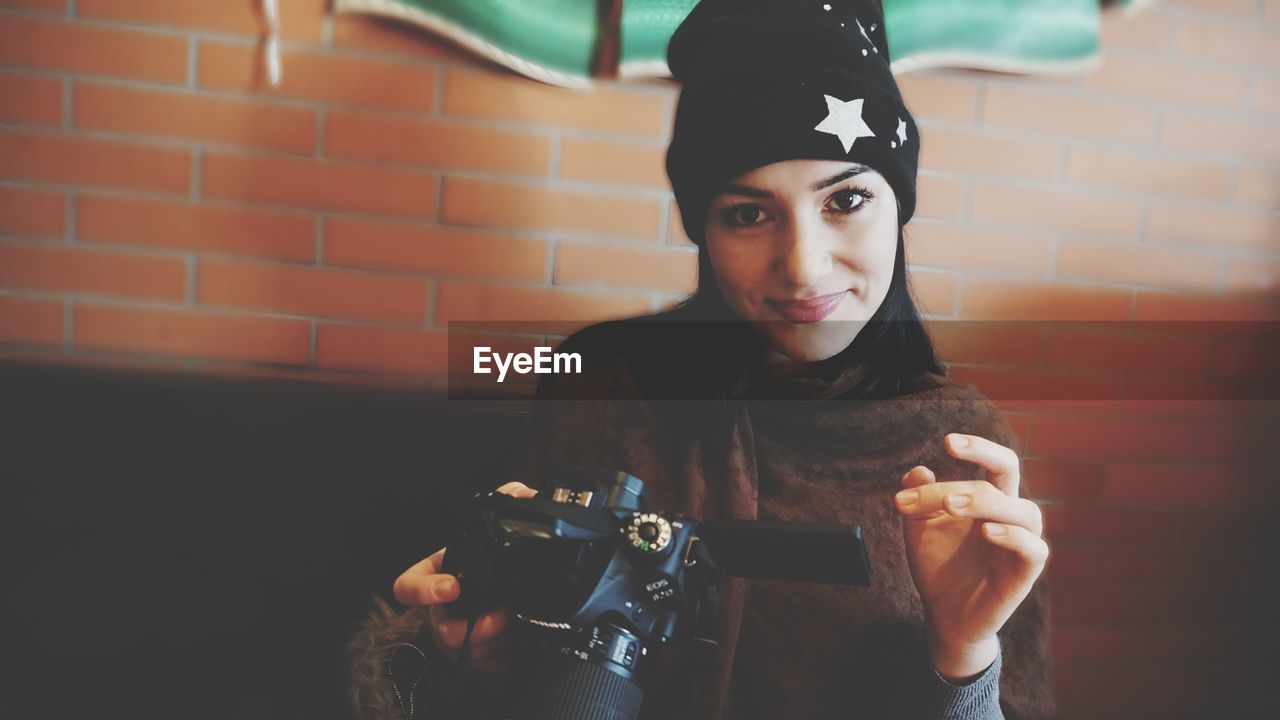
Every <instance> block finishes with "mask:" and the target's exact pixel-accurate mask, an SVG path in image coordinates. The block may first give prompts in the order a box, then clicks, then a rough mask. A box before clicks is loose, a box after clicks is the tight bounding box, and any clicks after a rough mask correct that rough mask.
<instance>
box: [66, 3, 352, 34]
mask: <svg viewBox="0 0 1280 720" xmlns="http://www.w3.org/2000/svg"><path fill="white" fill-rule="evenodd" d="M327 4H328V0H280V4H279V9H280V36H281V37H282V38H283V39H285V40H301V41H310V42H319V41H320V37H321V33H322V29H323V23H324V15H325V9H326V6H327ZM76 15H78V16H80V17H84V18H95V19H103V20H114V21H117V22H126V23H130V24H134V25H155V26H159V27H169V28H175V29H179V30H205V31H211V32H216V33H222V34H228V35H244V36H246V37H251V38H254V39H257V38H258V37H260V36H261V35H263V33H265V32H266V29H267V23H266V19H265V16H264V15H263V14H262V10H261V3H250V2H221V3H218V2H191V1H190V0H185V1H184V0H178V1H177V2H175V1H174V0H79V1H78V3H77V4H76Z"/></svg>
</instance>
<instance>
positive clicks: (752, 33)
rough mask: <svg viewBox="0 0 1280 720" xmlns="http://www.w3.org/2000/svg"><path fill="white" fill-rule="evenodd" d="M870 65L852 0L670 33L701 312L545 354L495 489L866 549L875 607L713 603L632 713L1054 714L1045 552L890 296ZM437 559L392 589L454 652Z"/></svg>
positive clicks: (762, 593)
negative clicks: (603, 480)
mask: <svg viewBox="0 0 1280 720" xmlns="http://www.w3.org/2000/svg"><path fill="white" fill-rule="evenodd" d="M887 54H888V53H887V47H886V46H885V42H884V34H883V27H882V20H881V19H880V15H879V13H878V10H877V8H876V6H875V5H874V4H873V3H872V2H870V0H831V1H830V2H800V1H799V0H791V1H785V0H703V2H702V3H701V4H700V5H699V6H698V7H697V8H696V9H695V10H694V11H693V13H692V14H690V16H689V17H688V19H686V20H685V22H684V24H683V25H682V26H681V28H680V29H679V30H678V31H677V33H676V34H675V36H674V37H673V39H672V41H671V45H670V49H669V64H670V66H671V69H672V72H673V74H674V75H675V76H676V77H677V78H678V79H680V80H681V82H682V83H683V90H682V93H681V98H680V104H679V106H678V108H677V113H676V121H675V128H674V132H673V137H672V142H671V146H670V148H669V150H668V156H667V169H668V173H669V175H670V177H671V180H672V187H673V189H674V191H675V194H676V199H677V202H678V203H679V205H680V209H681V217H682V220H683V222H684V225H685V229H686V231H687V232H688V234H689V237H690V238H691V239H693V240H694V241H695V242H696V243H697V244H698V246H699V262H700V274H699V281H698V288H697V291H696V293H695V294H694V295H693V296H692V297H691V298H690V299H689V300H688V301H687V302H685V303H683V304H681V305H680V306H678V307H676V308H674V309H672V310H670V311H668V312H665V313H661V314H659V315H657V316H653V317H649V318H643V319H632V320H624V321H615V322H610V323H603V324H600V325H596V326H593V327H591V328H588V329H586V330H584V331H581V332H579V333H577V334H575V335H574V336H573V337H571V338H569V340H567V341H566V342H565V344H564V345H563V346H562V349H563V350H565V351H577V352H581V353H582V354H583V357H584V373H583V374H582V375H572V376H550V377H551V378H552V379H551V380H549V381H548V382H545V383H543V385H542V386H541V387H540V388H539V400H540V402H539V404H538V405H537V407H536V409H535V411H534V412H533V414H532V417H531V422H530V425H529V430H528V432H527V433H526V436H525V438H524V443H523V447H522V453H521V455H520V462H519V465H518V467H517V469H516V472H515V481H513V482H512V483H509V484H507V485H505V486H503V487H502V488H501V490H502V491H503V492H506V493H509V494H513V495H517V496H531V495H532V494H534V493H535V492H536V488H538V487H544V486H546V485H547V484H548V483H549V482H553V481H554V480H555V479H556V477H557V475H558V473H560V472H561V471H562V470H563V469H566V468H570V467H583V466H587V467H599V468H606V469H614V470H625V471H627V472H629V473H631V474H633V475H636V476H638V477H640V478H642V479H643V480H645V481H646V483H647V484H648V486H649V489H650V498H649V505H650V507H653V508H659V509H663V510H667V511H671V512H683V513H686V514H688V515H691V516H694V517H699V518H712V517H723V518H738V519H772V520H783V521H793V522H840V523H846V524H857V525H860V526H861V527H862V528H863V532H864V534H865V537H866V538H867V544H868V553H869V556H870V560H871V566H872V577H873V584H872V586H871V587H867V588H846V587H835V586H826V585H812V584H802V583H781V582H759V581H756V582H750V583H748V582H746V581H739V580H731V581H729V582H728V583H727V584H726V586H725V590H724V593H723V597H722V607H721V610H722V612H721V615H720V627H719V633H718V638H717V639H718V641H719V645H718V648H717V650H716V654H715V658H714V662H713V663H712V664H713V667H712V668H711V669H710V671H709V672H708V673H707V675H706V681H705V682H704V683H702V685H701V686H700V687H698V688H697V689H696V691H695V692H694V693H692V694H690V693H688V692H686V690H687V683H685V682H684V678H685V676H684V675H683V673H685V672H686V670H685V666H684V665H682V664H681V663H682V662H683V661H682V660H675V661H670V662H671V663H673V664H671V665H669V666H668V667H667V669H666V673H665V674H664V675H663V676H662V677H664V678H665V680H659V681H657V682H655V683H654V687H653V688H651V689H650V691H649V692H648V694H647V695H646V698H645V704H644V708H643V711H642V717H724V718H730V717H732V718H746V717H761V718H781V717H786V718H833V717H866V718H887V717H893V718H966V719H967V718H984V719H987V718H999V717H1011V718H1041V717H1049V716H1051V714H1052V712H1053V701H1052V690H1051V685H1050V681H1049V668H1048V629H1047V615H1046V613H1047V607H1046V604H1045V603H1046V597H1045V592H1044V587H1043V583H1042V582H1038V580H1039V579H1040V576H1041V573H1042V570H1043V568H1044V565H1045V562H1046V560H1047V558H1048V553H1049V550H1048V546H1047V545H1046V544H1045V542H1044V540H1043V539H1042V538H1041V534H1042V524H1041V516H1040V512H1039V509H1038V508H1037V506H1036V505H1035V504H1034V503H1032V502H1031V501H1030V500H1028V499H1026V498H1025V491H1024V490H1023V489H1022V483H1021V478H1020V472H1019V471H1020V463H1019V459H1018V456H1017V454H1016V452H1015V450H1014V449H1013V448H1014V445H1015V438H1014V435H1013V433H1012V431H1011V430H1010V428H1009V426H1008V424H1007V423H1006V422H1005V421H1004V420H1003V418H1002V417H1001V415H1000V413H999V411H998V410H996V409H995V408H994V406H992V404H991V403H990V402H989V401H987V400H986V399H985V398H984V397H982V395H981V394H980V393H978V392H977V391H976V390H975V389H973V388H971V387H969V386H965V385H961V384H958V383H955V382H954V381H952V380H950V379H949V378H947V377H946V375H945V372H944V370H943V369H942V368H941V367H940V365H939V364H938V362H937V360H936V359H935V357H934V354H933V348H932V344H931V342H930V340H929V337H928V335H927V333H926V331H925V329H924V327H923V326H922V324H921V322H920V319H919V316H918V314H917V311H916V309H915V306H914V304H913V302H912V299H911V294H910V292H909V288H908V285H907V277H906V259H905V256H904V247H903V234H902V228H903V226H904V225H905V224H906V222H907V221H908V220H909V219H910V217H911V215H912V213H913V212H914V207H915V173H916V163H917V157H918V151H917V147H918V142H919V140H918V137H917V136H916V132H915V124H914V122H913V121H912V119H911V116H910V114H909V113H908V112H907V110H906V108H905V106H904V105H903V104H902V100H901V96H900V94H899V92H898V89H897V86H896V83H895V82H894V80H893V77H892V75H891V74H890V72H889V68H888V57H887ZM441 560H442V552H438V553H436V554H434V555H432V556H431V557H429V558H427V559H425V560H423V561H422V562H420V563H418V564H417V565H415V566H414V567H412V568H410V569H409V570H408V571H406V572H405V573H404V574H403V575H402V576H401V577H400V578H399V579H398V580H397V582H396V584H395V587H394V592H395V596H396V598H397V599H398V600H399V601H400V602H402V603H404V604H406V605H410V606H417V607H422V608H426V611H425V615H426V622H427V623H429V625H428V627H429V628H430V630H431V633H432V636H433V638H434V640H435V642H436V644H437V645H438V646H439V647H440V648H442V649H444V650H445V651H446V652H447V653H450V654H456V653H457V651H458V648H459V645H460V644H461V641H462V636H463V634H464V632H465V623H463V622H462V621H459V620H454V619H450V618H449V617H447V616H446V615H445V614H444V613H442V612H439V608H440V606H441V604H442V603H447V602H449V601H451V600H453V599H454V598H456V596H457V593H458V584H457V581H456V579H455V578H452V577H451V576H448V575H445V574H442V573H441V572H440V563H441ZM508 620H509V618H508V616H507V615H506V614H505V613H503V612H498V613H494V614H492V615H488V616H485V617H484V618H482V619H481V620H480V621H479V622H478V623H477V625H476V626H475V628H474V630H473V634H472V637H471V640H470V653H469V654H470V657H471V659H472V662H473V663H476V664H478V665H479V666H481V667H487V668H491V669H502V668H503V667H504V663H505V661H506V659H507V657H508V655H507V650H508V648H507V647H506V644H505V643H506V641H507V638H508V634H507V633H506V626H507V622H508ZM695 696H696V698H695ZM421 702H423V701H420V703H421ZM425 702H428V703H429V702H430V701H429V700H427V701H425ZM695 703H696V705H695Z"/></svg>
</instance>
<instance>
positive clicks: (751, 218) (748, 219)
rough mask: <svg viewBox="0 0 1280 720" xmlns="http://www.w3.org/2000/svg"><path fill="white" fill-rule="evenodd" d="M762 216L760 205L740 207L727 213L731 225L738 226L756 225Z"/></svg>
mask: <svg viewBox="0 0 1280 720" xmlns="http://www.w3.org/2000/svg"><path fill="white" fill-rule="evenodd" d="M761 214H762V213H761V211H760V207H759V206H758V205H738V206H736V207H732V208H729V211H728V212H727V213H725V215H726V218H727V219H728V221H729V224H730V225H738V226H746V225H755V224H756V222H757V221H758V220H759V219H760V216H761Z"/></svg>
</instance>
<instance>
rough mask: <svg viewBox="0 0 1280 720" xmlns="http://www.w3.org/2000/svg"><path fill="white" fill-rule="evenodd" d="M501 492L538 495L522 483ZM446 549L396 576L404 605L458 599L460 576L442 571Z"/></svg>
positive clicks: (395, 590) (395, 589)
mask: <svg viewBox="0 0 1280 720" xmlns="http://www.w3.org/2000/svg"><path fill="white" fill-rule="evenodd" d="M498 492H500V493H503V494H504V495H510V496H512V497H517V498H531V497H533V496H534V495H537V494H538V491H537V490H534V489H533V488H531V487H529V486H528V485H525V484H524V483H522V482H509V483H507V484H505V485H503V486H502V487H500V488H498ZM444 552H445V549H444V548H441V549H440V550H437V551H436V552H434V553H432V554H431V556H430V557H427V558H425V559H423V560H421V561H419V562H418V563H416V564H415V565H414V566H413V567H411V568H409V569H408V570H405V571H404V573H403V574H401V575H400V577H398V578H396V582H395V585H394V586H393V587H392V592H393V593H394V594H395V597H396V600H397V601H399V602H400V603H401V604H403V605H438V604H440V603H447V602H452V601H454V600H456V599H457V598H458V593H460V592H461V588H460V587H459V585H458V579H457V578H455V577H454V576H452V575H447V574H443V573H441V572H440V567H441V565H442V564H443V563H444Z"/></svg>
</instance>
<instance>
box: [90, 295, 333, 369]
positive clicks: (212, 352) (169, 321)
mask: <svg viewBox="0 0 1280 720" xmlns="http://www.w3.org/2000/svg"><path fill="white" fill-rule="evenodd" d="M75 333H76V336H75V345H76V347H77V348H87V349H96V350H118V351H126V352H143V353H153V354H162V355H182V356H195V357H211V358H225V359H234V360H250V361H257V362H273V363H290V364H294V365H303V364H306V362H307V357H308V355H309V353H310V349H311V324H310V323H309V322H307V321H305V320H287V319H278V318H261V317H250V316H245V315H221V314H213V313H203V312H178V311H171V310H152V309H149V308H146V309H144V308H129V307H114V306H98V305H90V304H86V303H78V304H77V305H76V311H75Z"/></svg>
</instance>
